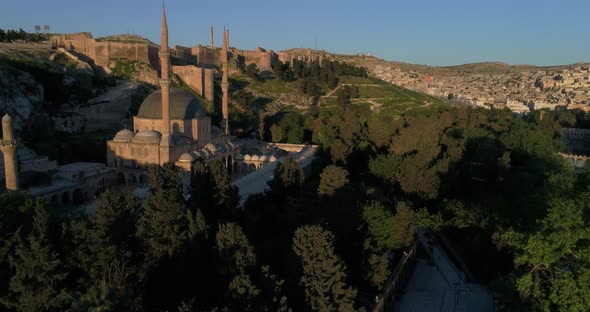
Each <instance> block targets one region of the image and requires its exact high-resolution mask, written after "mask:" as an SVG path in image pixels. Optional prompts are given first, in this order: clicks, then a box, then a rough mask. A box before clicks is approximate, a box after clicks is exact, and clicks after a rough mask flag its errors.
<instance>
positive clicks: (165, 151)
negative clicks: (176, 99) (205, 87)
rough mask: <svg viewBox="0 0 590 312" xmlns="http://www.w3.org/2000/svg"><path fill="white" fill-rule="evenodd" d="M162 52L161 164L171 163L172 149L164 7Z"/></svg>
mask: <svg viewBox="0 0 590 312" xmlns="http://www.w3.org/2000/svg"><path fill="white" fill-rule="evenodd" d="M161 32H162V33H161V35H162V37H161V42H160V51H159V53H158V55H159V56H160V68H161V70H160V71H161V74H160V75H161V78H160V88H161V89H162V139H161V141H160V160H161V161H160V162H161V163H165V162H168V161H171V159H170V147H171V146H172V138H171V135H170V49H169V48H168V23H167V21H166V7H164V6H162V26H161Z"/></svg>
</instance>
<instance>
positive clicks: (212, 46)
mask: <svg viewBox="0 0 590 312" xmlns="http://www.w3.org/2000/svg"><path fill="white" fill-rule="evenodd" d="M213 48H215V46H214V45H213V26H211V49H213Z"/></svg>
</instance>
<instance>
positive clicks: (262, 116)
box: [256, 110, 264, 141]
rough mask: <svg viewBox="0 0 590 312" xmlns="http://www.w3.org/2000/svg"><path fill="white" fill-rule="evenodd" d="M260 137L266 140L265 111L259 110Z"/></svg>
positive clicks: (258, 129)
mask: <svg viewBox="0 0 590 312" xmlns="http://www.w3.org/2000/svg"><path fill="white" fill-rule="evenodd" d="M256 130H257V131H258V139H259V140H261V141H264V111H262V110H259V111H258V128H257V129H256Z"/></svg>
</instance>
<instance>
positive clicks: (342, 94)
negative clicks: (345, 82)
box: [336, 86, 350, 112]
mask: <svg viewBox="0 0 590 312" xmlns="http://www.w3.org/2000/svg"><path fill="white" fill-rule="evenodd" d="M347 88H348V86H345V87H344V88H342V89H338V90H337V91H336V102H337V103H338V105H340V107H341V108H342V111H343V112H345V111H346V108H347V107H348V105H349V104H350V88H348V90H349V92H346V90H347Z"/></svg>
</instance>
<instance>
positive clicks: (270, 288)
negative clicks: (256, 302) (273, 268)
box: [258, 265, 290, 312]
mask: <svg viewBox="0 0 590 312" xmlns="http://www.w3.org/2000/svg"><path fill="white" fill-rule="evenodd" d="M261 273H262V276H261V277H260V281H259V283H258V284H259V285H260V290H261V293H260V297H261V298H263V299H264V301H263V302H262V309H261V310H262V311H269V312H270V311H276V312H287V311H290V309H289V307H288V305H287V297H286V296H285V295H284V289H283V288H284V284H285V281H284V280H280V279H279V278H278V276H276V275H273V274H271V272H270V268H269V267H268V266H266V265H265V266H262V269H261Z"/></svg>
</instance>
